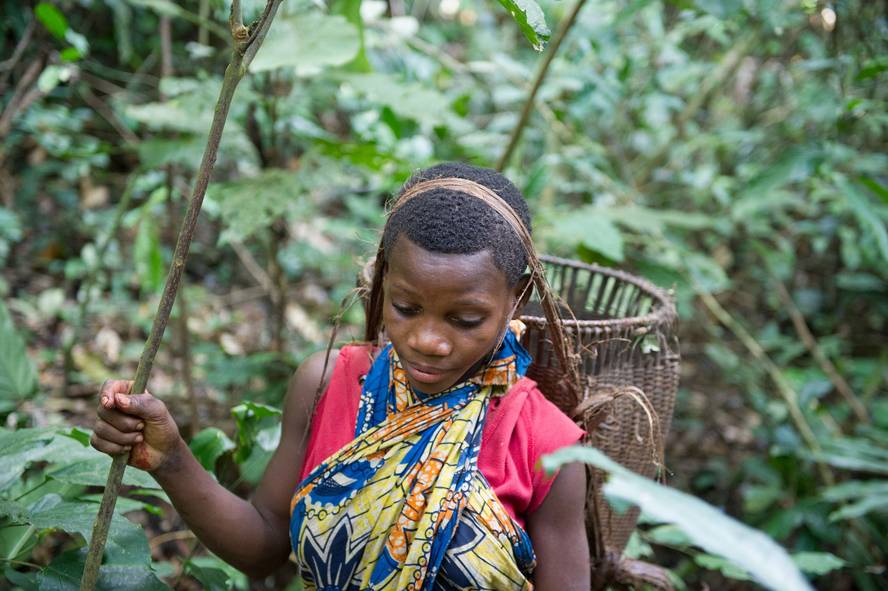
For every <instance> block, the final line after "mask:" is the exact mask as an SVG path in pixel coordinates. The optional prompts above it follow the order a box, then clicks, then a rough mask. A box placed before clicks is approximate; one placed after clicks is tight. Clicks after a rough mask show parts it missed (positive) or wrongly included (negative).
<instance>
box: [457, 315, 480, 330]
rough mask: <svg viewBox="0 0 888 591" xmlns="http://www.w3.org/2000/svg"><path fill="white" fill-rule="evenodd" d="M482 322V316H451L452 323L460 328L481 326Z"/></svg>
mask: <svg viewBox="0 0 888 591" xmlns="http://www.w3.org/2000/svg"><path fill="white" fill-rule="evenodd" d="M482 322H484V319H483V318H459V317H455V318H453V323H454V324H456V325H457V326H459V327H460V328H476V327H478V326H481V323H482Z"/></svg>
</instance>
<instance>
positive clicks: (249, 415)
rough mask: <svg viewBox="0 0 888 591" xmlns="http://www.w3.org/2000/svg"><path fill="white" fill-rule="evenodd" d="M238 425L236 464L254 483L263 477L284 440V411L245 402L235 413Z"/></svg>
mask: <svg viewBox="0 0 888 591" xmlns="http://www.w3.org/2000/svg"><path fill="white" fill-rule="evenodd" d="M231 414H232V415H233V416H234V420H235V423H236V424H237V449H236V451H235V454H234V459H235V461H236V462H237V463H238V464H239V465H240V469H241V476H242V477H243V478H244V479H245V480H247V481H248V482H251V483H256V482H258V481H259V479H260V478H261V477H262V473H263V472H264V471H265V467H266V465H267V464H268V460H270V459H271V455H272V454H273V453H274V450H275V449H277V446H278V443H279V442H280V437H281V411H280V410H278V409H276V408H274V407H271V406H268V405H265V404H260V403H257V402H245V403H243V404H239V405H237V406H236V407H234V408H233V409H231Z"/></svg>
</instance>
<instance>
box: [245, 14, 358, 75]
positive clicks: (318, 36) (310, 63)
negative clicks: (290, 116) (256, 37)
mask: <svg viewBox="0 0 888 591" xmlns="http://www.w3.org/2000/svg"><path fill="white" fill-rule="evenodd" d="M360 43H361V39H360V35H359V31H358V29H357V27H355V26H354V25H353V24H352V23H350V22H348V20H346V18H345V17H344V16H340V15H326V14H322V13H320V12H308V13H304V14H296V15H292V16H288V17H284V18H276V19H275V20H274V22H273V23H272V25H271V29H269V31H268V36H267V37H266V38H265V41H264V42H263V44H262V47H261V48H260V49H259V52H258V53H257V54H256V58H255V59H254V60H253V63H251V64H250V71H251V72H266V71H268V70H274V69H277V68H294V69H295V71H296V74H298V75H300V76H307V75H312V74H317V73H318V72H320V71H321V69H322V68H325V67H329V66H339V65H342V64H346V63H348V62H350V61H351V60H352V59H353V58H354V57H355V56H356V55H357V54H358V50H359V49H360Z"/></svg>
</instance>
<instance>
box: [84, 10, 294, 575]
mask: <svg viewBox="0 0 888 591" xmlns="http://www.w3.org/2000/svg"><path fill="white" fill-rule="evenodd" d="M281 1H282V0H268V3H267V4H266V8H265V12H264V14H263V17H262V18H261V19H260V20H259V22H258V24H257V25H256V26H257V36H256V38H255V39H254V43H252V44H249V45H247V47H245V48H241V47H239V46H237V45H236V47H235V51H233V52H232V56H231V61H230V62H229V64H228V67H227V68H226V69H225V77H224V78H223V79H222V89H221V91H220V92H219V99H218V101H217V102H216V108H215V111H214V113H213V122H212V125H211V126H210V132H209V136H208V138H207V145H206V149H205V150H204V155H203V159H202V160H201V163H200V167H199V168H198V171H197V176H196V178H195V182H194V189H193V191H192V194H191V200H190V202H189V205H188V211H187V212H186V214H185V221H184V222H183V224H182V228H181V229H180V230H179V238H178V240H177V241H176V248H175V251H174V253H173V262H172V265H171V267H170V270H169V273H168V274H167V279H166V284H165V285H164V289H163V293H162V295H161V298H160V303H159V304H158V307H157V314H156V315H155V317H154V322H153V324H152V326H151V333H150V335H149V337H148V340H147V342H146V343H145V347H144V349H143V351H142V356H141V358H140V359H139V366H138V368H137V369H136V375H135V379H134V382H133V386H132V389H131V391H132V392H136V393H139V392H144V391H145V387H146V386H147V384H148V377H149V375H150V373H151V366H152V365H153V363H154V357H155V355H156V354H157V350H158V348H159V347H160V341H161V339H162V338H163V333H164V329H165V328H166V325H167V322H168V321H169V317H170V311H171V310H172V307H173V303H174V301H175V299H176V292H177V290H178V288H179V283H180V281H181V279H182V272H183V271H184V268H185V260H186V258H187V257H188V249H189V247H190V246H191V239H192V237H193V236H194V229H195V227H196V226H197V219H198V215H199V214H200V208H201V205H202V204H203V198H204V195H205V194H206V191H207V185H208V184H209V182H210V173H211V172H212V170H213V165H214V164H215V163H216V156H217V155H218V152H219V143H220V141H221V139H222V131H223V130H224V129H225V122H226V120H227V118H228V111H229V109H230V108H231V101H232V99H233V98H234V92H235V90H237V86H238V84H239V83H240V81H241V79H242V78H243V76H244V74H245V73H246V68H247V66H248V65H249V61H250V60H251V59H252V56H255V54H256V51H258V49H259V47H258V46H259V45H260V44H261V43H262V40H263V39H264V38H265V34H266V33H267V32H268V28H269V27H270V26H271V21H272V19H273V18H274V15H275V13H276V12H277V8H278V6H279V5H280V3H281ZM128 461H129V454H128V453H124V454H121V455H118V456H115V457H114V460H113V461H112V463H111V470H110V471H109V473H108V481H107V484H106V486H105V492H104V494H103V495H102V503H101V505H100V506H99V511H98V514H97V516H96V522H95V525H94V526H93V531H92V536H91V537H90V546H89V552H88V554H87V557H86V565H85V566H84V569H83V578H82V579H81V581H80V589H81V591H93V589H94V588H95V584H96V581H97V580H98V578H99V567H100V566H101V562H102V554H103V551H104V548H105V542H106V541H107V539H108V529H109V526H110V525H111V517H112V515H113V513H114V505H115V504H116V502H117V496H118V493H119V490H120V483H121V481H122V479H123V472H124V470H125V469H126V465H127V462H128Z"/></svg>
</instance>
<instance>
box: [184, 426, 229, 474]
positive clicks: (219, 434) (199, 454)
mask: <svg viewBox="0 0 888 591" xmlns="http://www.w3.org/2000/svg"><path fill="white" fill-rule="evenodd" d="M188 447H190V448H191V452H192V453H193V454H194V457H196V458H197V461H198V462H200V464H201V466H203V467H204V468H205V469H207V470H209V471H211V472H212V471H213V469H214V468H215V466H216V460H218V459H219V456H221V455H222V454H224V453H225V452H226V451H229V450H231V449H234V442H233V441H232V440H231V439H229V438H228V436H227V435H226V434H225V432H224V431H222V430H221V429H217V428H216V427H208V428H206V429H204V430H203V431H201V432H200V433H198V434H197V435H195V436H194V438H193V439H192V440H191V442H190V443H189V444H188Z"/></svg>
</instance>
